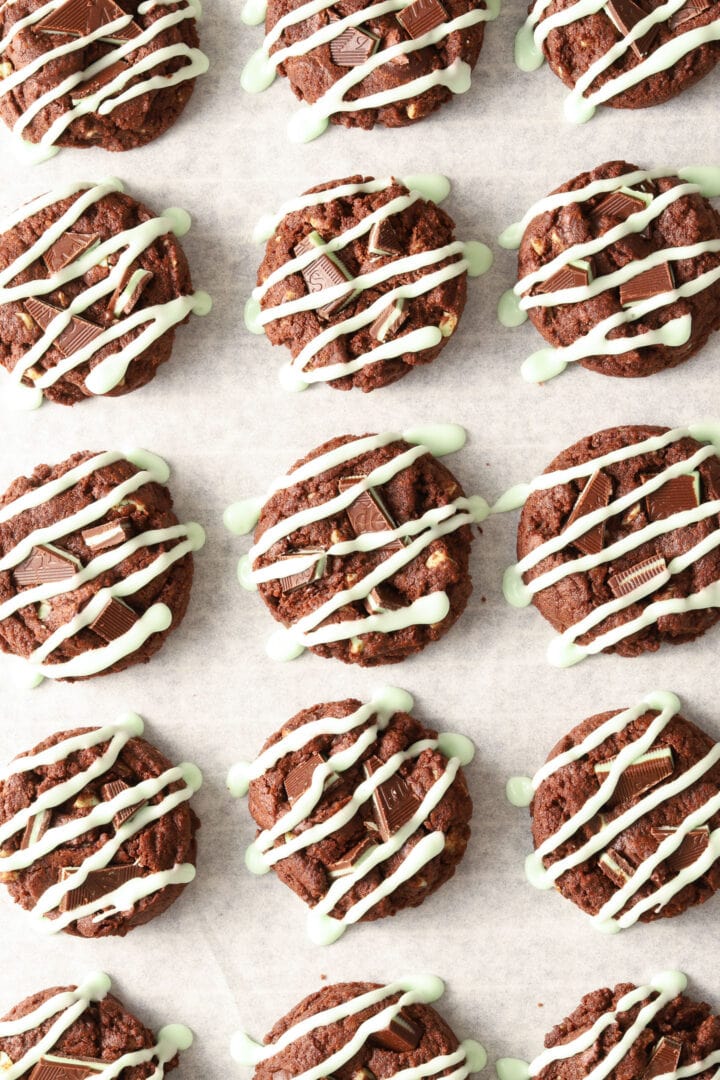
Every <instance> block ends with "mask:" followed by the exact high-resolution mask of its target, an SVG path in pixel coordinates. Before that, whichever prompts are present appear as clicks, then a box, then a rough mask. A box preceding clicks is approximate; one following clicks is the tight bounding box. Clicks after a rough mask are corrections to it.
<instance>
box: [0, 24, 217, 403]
mask: <svg viewBox="0 0 720 1080" xmlns="http://www.w3.org/2000/svg"><path fill="white" fill-rule="evenodd" d="M11 6H14V5H11ZM189 224H190V218H189V216H188V215H187V214H186V213H185V211H184V210H168V211H165V213H164V214H163V215H162V216H160V217H157V216H155V215H154V214H153V213H152V211H150V210H149V209H148V208H147V207H146V206H144V205H143V204H142V203H139V202H136V201H135V199H133V198H131V196H129V195H126V194H124V192H123V186H122V184H121V182H120V181H119V180H106V181H103V182H102V183H100V184H87V183H79V184H77V183H76V184H70V185H68V186H67V187H66V188H65V189H63V190H61V191H57V192H55V193H53V194H51V195H44V196H40V198H38V199H35V200H34V201H33V202H32V203H30V204H27V205H26V206H24V207H22V209H21V210H20V211H18V213H16V214H15V216H14V217H13V218H12V219H11V221H10V224H9V228H8V229H7V231H6V232H4V233H2V234H1V235H0V363H2V364H3V366H4V367H5V368H7V370H8V371H9V372H11V373H12V377H11V379H10V380H8V384H9V385H8V388H7V391H6V392H8V393H12V394H13V396H14V397H16V398H17V404H18V405H20V406H25V407H34V406H37V405H39V404H40V403H41V402H42V400H43V397H45V398H48V399H49V400H51V401H57V402H59V403H60V404H62V405H75V404H76V403H77V402H78V401H83V400H85V399H86V398H88V397H92V396H94V395H95V394H108V395H110V396H117V395H120V394H128V393H130V391H132V390H136V389H137V388H138V387H140V386H144V385H145V383H148V382H150V380H151V379H152V378H153V377H154V375H155V372H156V371H157V369H158V367H159V366H160V364H162V363H164V362H165V361H166V360H168V359H169V358H170V353H171V351H172V345H173V338H174V336H175V330H174V328H175V326H176V325H178V324H179V323H181V322H185V321H187V319H188V318H189V317H190V314H191V312H193V311H195V312H197V313H198V314H204V313H205V312H206V311H207V310H208V309H209V298H208V297H207V295H206V294H205V293H193V291H192V281H191V280H190V270H189V267H188V264H187V260H186V258H185V255H184V253H183V250H182V248H181V247H180V244H179V243H178V240H177V236H181V235H183V233H185V232H186V231H187V229H188V228H189ZM68 309H70V311H69V313H67V314H64V315H63V320H62V323H61V324H60V326H59V329H53V330H52V331H51V332H49V333H48V332H47V331H48V329H49V327H50V325H51V323H53V322H54V320H56V319H57V317H58V316H59V315H60V314H61V312H63V313H65V312H68ZM145 312H147V314H146V315H145V314H144V313H145ZM101 335H109V338H108V340H107V342H101V343H99V344H98V339H99V338H100V336H101ZM88 347H90V348H91V349H92V350H94V351H92V354H91V355H90V356H89V357H88V358H87V359H86V358H85V357H86V354H87V350H88Z"/></svg>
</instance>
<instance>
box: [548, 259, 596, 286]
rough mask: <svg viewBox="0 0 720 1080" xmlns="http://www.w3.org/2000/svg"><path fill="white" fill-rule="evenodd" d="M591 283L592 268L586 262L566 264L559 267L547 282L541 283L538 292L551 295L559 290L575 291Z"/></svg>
mask: <svg viewBox="0 0 720 1080" xmlns="http://www.w3.org/2000/svg"><path fill="white" fill-rule="evenodd" d="M591 281H592V268H591V264H590V262H589V261H588V260H585V259H583V260H579V261H578V262H571V263H568V264H567V266H561V267H560V269H559V270H557V271H556V272H555V273H554V274H553V275H552V277H549V278H548V279H547V281H541V282H540V284H539V285H538V292H541V293H552V292H559V291H560V289H577V288H581V287H584V286H585V285H589V284H590V282H591Z"/></svg>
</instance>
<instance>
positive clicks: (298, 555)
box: [278, 548, 327, 593]
mask: <svg viewBox="0 0 720 1080" xmlns="http://www.w3.org/2000/svg"><path fill="white" fill-rule="evenodd" d="M308 555H320V558H319V559H318V560H317V562H315V563H311V564H310V566H306V567H305V568H304V569H302V570H293V569H292V564H293V562H296V563H297V562H299V561H300V560H301V559H302V558H303V556H305V557H307V556H308ZM278 562H284V563H287V564H288V571H289V572H288V573H287V574H285V575H283V577H281V578H279V581H280V588H281V589H282V591H283V592H284V593H291V592H295V591H296V590H297V589H302V588H303V587H304V586H305V585H310V584H311V583H312V582H313V581H319V580H320V578H321V577H324V576H325V569H326V566H327V558H326V556H325V552H324V551H323V549H322V548H303V550H302V551H300V550H298V551H293V552H291V553H290V554H289V555H281V556H280V557H279V559H278Z"/></svg>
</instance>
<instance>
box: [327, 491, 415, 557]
mask: <svg viewBox="0 0 720 1080" xmlns="http://www.w3.org/2000/svg"><path fill="white" fill-rule="evenodd" d="M362 479H364V477H362V476H345V477H343V478H342V479H341V480H339V481H338V489H339V491H341V492H342V491H347V489H348V488H350V487H353V486H354V485H355V484H356V483H357V482H358V481H359V480H362ZM345 513H346V514H347V516H348V519H349V521H350V524H351V526H352V530H353V532H354V533H355V535H356V536H362V534H363V533H373V532H384V531H385V530H387V529H395V528H397V526H396V524H395V522H394V521H393V519H392V518H391V516H390V513H389V511H388V510H387V508H386V506H385V505H384V503H383V501H382V499H381V497H380V495H379V494H378V492H377V490H376V488H369V489H368V490H367V491H363V492H361V493H360V495H358V497H357V499H356V500H355V502H352V503H350V505H349V506H348V507H347V508H346V510H345ZM403 547H404V545H403V542H402V540H400V538H399V537H398V539H396V540H391V541H390V543H389V544H388V545H387V546H386V547H384V548H382V549H381V553H382V554H383V555H384V556H385V558H387V556H388V555H391V554H392V553H393V552H394V551H401V550H402V548H403Z"/></svg>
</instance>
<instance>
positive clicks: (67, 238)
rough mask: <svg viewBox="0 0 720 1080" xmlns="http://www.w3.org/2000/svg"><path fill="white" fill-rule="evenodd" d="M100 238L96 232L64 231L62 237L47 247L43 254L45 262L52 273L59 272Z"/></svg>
mask: <svg viewBox="0 0 720 1080" xmlns="http://www.w3.org/2000/svg"><path fill="white" fill-rule="evenodd" d="M99 239H100V237H99V236H98V235H97V234H96V233H76V232H66V233H63V234H62V236H61V237H60V239H59V240H56V241H55V243H54V244H53V245H52V247H49V248H48V249H47V251H46V252H45V254H44V255H43V262H44V263H45V265H46V266H47V268H48V270H49V271H50V273H51V274H57V273H58V272H59V271H60V270H64V269H65V267H66V266H69V265H70V263H71V262H74V261H75V259H77V258H78V257H79V256H80V255H82V253H83V252H84V251H87V250H88V248H91V247H93V245H94V244H96V243H97V242H98V240H99Z"/></svg>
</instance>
